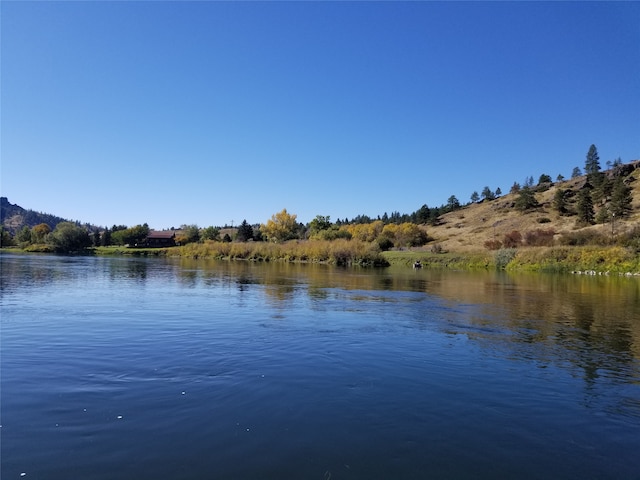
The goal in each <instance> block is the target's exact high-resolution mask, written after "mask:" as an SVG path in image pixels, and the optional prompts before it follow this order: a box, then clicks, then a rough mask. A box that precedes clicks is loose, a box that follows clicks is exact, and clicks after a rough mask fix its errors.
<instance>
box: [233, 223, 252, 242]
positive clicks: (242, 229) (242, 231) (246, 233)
mask: <svg viewBox="0 0 640 480" xmlns="http://www.w3.org/2000/svg"><path fill="white" fill-rule="evenodd" d="M252 238H253V227H252V226H251V225H249V224H248V223H247V221H246V220H243V221H242V223H241V224H240V226H239V227H238V232H237V233H236V240H238V241H239V242H246V241H248V240H251V239H252Z"/></svg>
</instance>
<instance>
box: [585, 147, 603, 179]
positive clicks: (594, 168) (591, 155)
mask: <svg viewBox="0 0 640 480" xmlns="http://www.w3.org/2000/svg"><path fill="white" fill-rule="evenodd" d="M599 171H600V157H599V156H598V149H597V148H596V146H595V145H591V146H590V147H589V151H588V152H587V160H586V161H585V163H584V172H585V173H586V174H587V175H591V174H594V173H598V172H599Z"/></svg>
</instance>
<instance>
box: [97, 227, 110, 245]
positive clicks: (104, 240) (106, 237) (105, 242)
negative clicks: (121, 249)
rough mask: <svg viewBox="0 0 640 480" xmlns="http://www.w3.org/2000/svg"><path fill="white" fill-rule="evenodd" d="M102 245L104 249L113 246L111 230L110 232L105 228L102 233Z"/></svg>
mask: <svg viewBox="0 0 640 480" xmlns="http://www.w3.org/2000/svg"><path fill="white" fill-rule="evenodd" d="M100 245H102V246H103V247H107V246H109V245H111V230H109V229H108V228H105V229H104V232H102V237H101V238H100Z"/></svg>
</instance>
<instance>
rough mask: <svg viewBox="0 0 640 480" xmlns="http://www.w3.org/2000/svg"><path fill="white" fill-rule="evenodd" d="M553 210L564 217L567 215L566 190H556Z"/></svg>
mask: <svg viewBox="0 0 640 480" xmlns="http://www.w3.org/2000/svg"><path fill="white" fill-rule="evenodd" d="M553 208H555V209H556V211H557V212H558V213H559V214H560V215H564V214H565V213H567V192H566V190H564V189H562V188H559V189H558V190H556V193H555V195H554V196H553Z"/></svg>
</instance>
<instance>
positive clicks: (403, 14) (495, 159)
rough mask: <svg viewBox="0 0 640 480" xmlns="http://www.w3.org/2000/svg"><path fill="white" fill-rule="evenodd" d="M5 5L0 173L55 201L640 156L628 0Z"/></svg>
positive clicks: (638, 29)
mask: <svg viewBox="0 0 640 480" xmlns="http://www.w3.org/2000/svg"><path fill="white" fill-rule="evenodd" d="M0 8H1V11H0V13H1V22H2V24H1V27H2V37H1V40H2V45H1V49H2V50H1V53H2V60H1V62H2V63H1V67H2V70H1V82H2V83H1V101H2V105H1V107H2V109H1V114H2V117H1V134H2V139H1V141H2V143H1V155H2V159H1V161H2V164H1V171H0V173H1V180H0V188H1V191H2V192H1V194H2V196H6V197H8V199H9V201H10V202H12V203H17V204H19V205H20V206H22V207H25V208H31V209H34V210H38V211H44V212H47V213H52V214H55V215H59V216H62V217H65V218H70V219H74V220H80V221H83V222H90V223H94V224H97V225H108V226H111V225H113V224H125V225H129V226H131V225H135V224H139V223H144V222H147V223H148V224H149V225H150V226H151V227H152V228H156V229H162V228H168V227H172V226H175V227H178V226H180V225H181V224H194V223H195V224H198V225H199V226H201V227H206V226H209V225H219V226H221V225H224V224H230V223H231V222H232V221H233V222H234V223H235V224H237V223H239V222H241V221H242V220H243V219H246V220H247V221H249V222H250V223H263V222H266V220H268V219H269V218H270V217H271V215H272V214H274V213H276V212H278V211H280V210H282V209H283V208H286V209H287V210H288V211H289V212H290V213H295V214H297V216H298V220H299V221H302V222H305V223H306V222H308V221H310V220H311V219H313V218H314V217H315V216H316V215H329V216H330V217H331V219H332V220H336V219H337V218H340V219H344V218H345V217H347V218H353V217H354V216H356V215H358V214H366V215H370V216H376V215H379V214H380V215H381V214H383V213H384V212H387V213H389V214H390V213H391V212H393V211H399V212H401V213H411V212H413V211H415V210H417V209H418V208H420V207H421V206H422V205H423V204H427V205H428V206H430V207H434V206H438V205H441V204H444V203H446V201H447V199H448V197H449V196H450V195H455V196H456V197H457V198H458V199H459V200H460V201H461V202H463V203H465V202H467V201H469V198H470V196H471V194H472V192H473V191H474V190H475V191H478V192H481V191H482V189H483V188H484V187H485V186H489V187H490V188H491V189H492V190H495V189H496V188H497V187H500V188H501V190H502V191H503V192H507V191H508V190H509V188H510V187H511V185H512V184H513V182H514V181H517V182H520V183H522V182H523V181H524V180H525V178H526V177H527V176H529V175H531V176H533V177H534V178H535V179H536V180H537V178H538V177H539V176H540V174H542V173H546V174H549V175H551V176H552V178H554V179H555V178H556V176H557V175H558V174H562V175H564V176H565V177H569V176H570V175H571V171H572V169H573V168H574V167H576V166H578V167H580V168H583V167H584V161H585V156H586V153H587V151H588V149H589V146H590V145H591V144H592V143H593V144H595V145H596V146H597V147H598V151H599V154H600V159H601V165H602V166H603V167H605V164H606V161H608V160H614V159H616V158H618V157H620V158H621V159H622V161H623V162H628V161H631V160H634V159H638V158H640V3H638V2H621V3H616V2H566V3H565V2H550V3H547V2H490V3H489V2H487V3H485V2H406V3H404V2H11V1H3V2H2V4H1V7H0Z"/></svg>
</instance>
